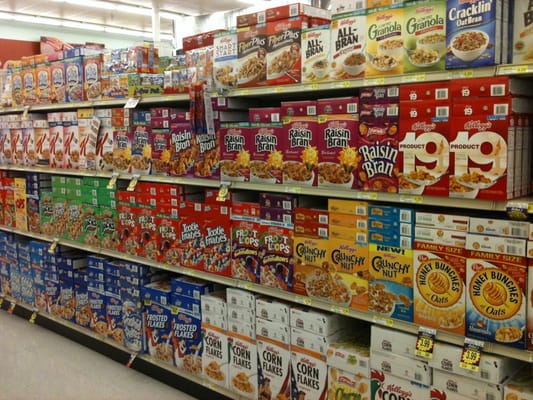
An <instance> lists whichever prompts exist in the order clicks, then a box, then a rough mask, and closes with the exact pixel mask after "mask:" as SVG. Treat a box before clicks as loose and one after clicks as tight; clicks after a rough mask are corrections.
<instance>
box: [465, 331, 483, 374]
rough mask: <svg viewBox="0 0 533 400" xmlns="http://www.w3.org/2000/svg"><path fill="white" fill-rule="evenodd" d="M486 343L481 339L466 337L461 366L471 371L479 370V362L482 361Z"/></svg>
mask: <svg viewBox="0 0 533 400" xmlns="http://www.w3.org/2000/svg"><path fill="white" fill-rule="evenodd" d="M483 345H484V343H483V342H481V341H479V340H473V339H470V338H466V339H465V343H464V345H463V353H462V354H461V361H460V362H459V367H461V368H464V369H467V370H469V371H475V372H477V371H479V362H480V361H481V351H482V350H483Z"/></svg>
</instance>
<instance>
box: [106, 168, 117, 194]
mask: <svg viewBox="0 0 533 400" xmlns="http://www.w3.org/2000/svg"><path fill="white" fill-rule="evenodd" d="M117 179H118V172H113V174H112V175H111V179H110V180H109V182H108V183H107V188H108V189H109V190H112V189H114V188H115V186H116V185H117Z"/></svg>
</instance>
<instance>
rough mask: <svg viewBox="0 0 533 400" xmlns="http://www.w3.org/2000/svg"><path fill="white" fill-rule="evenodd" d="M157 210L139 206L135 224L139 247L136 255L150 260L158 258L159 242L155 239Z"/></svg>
mask: <svg viewBox="0 0 533 400" xmlns="http://www.w3.org/2000/svg"><path fill="white" fill-rule="evenodd" d="M156 215H157V210H155V209H152V208H141V209H139V212H138V213H137V225H138V226H139V248H138V250H137V255H138V256H139V257H146V258H149V259H150V260H157V259H159V244H158V241H157V225H156Z"/></svg>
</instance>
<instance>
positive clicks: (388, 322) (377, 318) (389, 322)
mask: <svg viewBox="0 0 533 400" xmlns="http://www.w3.org/2000/svg"><path fill="white" fill-rule="evenodd" d="M372 322H374V323H375V324H380V325H384V326H388V327H389V328H392V327H393V326H394V320H393V319H392V318H386V317H382V316H381V315H374V317H373V318H372Z"/></svg>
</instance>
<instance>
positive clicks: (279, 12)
mask: <svg viewBox="0 0 533 400" xmlns="http://www.w3.org/2000/svg"><path fill="white" fill-rule="evenodd" d="M265 16H266V21H267V22H270V21H277V20H280V19H286V18H293V17H298V16H306V17H314V18H321V19H325V20H329V18H330V14H329V11H327V10H324V9H322V8H319V7H313V6H310V5H307V4H303V3H293V4H287V5H284V6H279V7H271V8H267V9H266V11H265Z"/></svg>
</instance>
